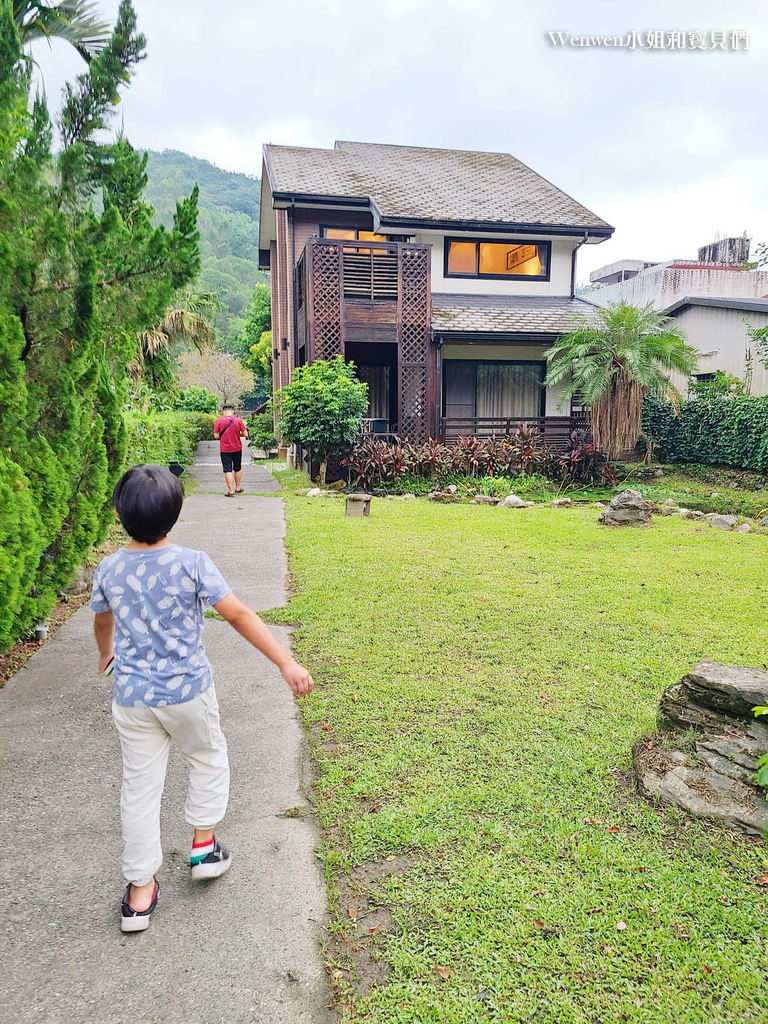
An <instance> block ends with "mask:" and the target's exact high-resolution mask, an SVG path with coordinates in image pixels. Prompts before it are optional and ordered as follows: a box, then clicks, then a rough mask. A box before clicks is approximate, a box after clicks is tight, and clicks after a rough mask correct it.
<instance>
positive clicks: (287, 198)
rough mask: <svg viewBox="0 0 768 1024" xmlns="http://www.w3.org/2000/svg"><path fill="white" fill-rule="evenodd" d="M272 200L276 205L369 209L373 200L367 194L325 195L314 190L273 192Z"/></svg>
mask: <svg viewBox="0 0 768 1024" xmlns="http://www.w3.org/2000/svg"><path fill="white" fill-rule="evenodd" d="M272 201H273V203H274V204H275V205H277V204H278V203H285V204H286V205H287V206H290V205H304V204H306V205H307V206H321V205H322V206H328V205H332V206H349V207H353V208H359V209H364V210H369V209H370V208H371V201H370V199H368V197H367V196H324V195H318V194H316V193H312V192H273V193H272Z"/></svg>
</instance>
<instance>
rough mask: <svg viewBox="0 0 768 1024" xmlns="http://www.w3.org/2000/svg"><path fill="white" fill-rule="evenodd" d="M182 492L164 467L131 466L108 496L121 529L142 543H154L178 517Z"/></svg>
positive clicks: (177, 481)
mask: <svg viewBox="0 0 768 1024" xmlns="http://www.w3.org/2000/svg"><path fill="white" fill-rule="evenodd" d="M183 501H184V491H183V490H182V487H181V483H180V482H179V479H178V477H175V476H174V475H173V473H171V471H170V470H169V469H166V468H165V467H164V466H151V465H146V466H134V467H133V468H132V469H129V470H128V471H127V472H126V473H123V475H122V476H121V477H120V479H119V480H118V481H117V484H116V486H115V490H114V492H113V494H112V504H113V505H114V506H115V510H116V511H117V514H118V516H119V517H120V522H121V523H122V524H123V529H124V530H125V532H126V533H127V534H128V535H129V536H130V537H133V539H134V540H137V541H139V542H140V543H142V544H156V543H157V542H158V541H159V540H162V538H163V537H165V535H166V534H167V533H168V532H169V531H170V529H171V527H172V526H173V524H174V523H175V522H176V520H177V519H178V518H179V513H180V512H181V506H182V503H183Z"/></svg>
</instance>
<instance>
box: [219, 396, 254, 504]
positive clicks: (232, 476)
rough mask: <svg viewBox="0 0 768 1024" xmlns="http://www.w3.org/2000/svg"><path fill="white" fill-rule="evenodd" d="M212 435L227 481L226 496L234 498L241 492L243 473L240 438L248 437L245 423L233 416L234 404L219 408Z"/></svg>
mask: <svg viewBox="0 0 768 1024" xmlns="http://www.w3.org/2000/svg"><path fill="white" fill-rule="evenodd" d="M213 436H214V437H215V438H216V440H217V441H218V442H219V451H220V454H221V465H222V466H223V468H224V479H225V480H226V481H227V495H226V496H227V497H228V498H234V496H235V495H236V494H242V493H243V488H242V487H241V486H240V481H241V479H242V475H243V471H242V464H243V442H242V438H244V437H246V438H247V437H248V430H247V428H246V426H245V424H244V423H243V421H242V420H241V419H240V417H239V416H235V409H234V406H232V405H225V406H224V408H223V409H222V410H221V416H220V417H219V419H217V420H216V422H215V423H214V425H213Z"/></svg>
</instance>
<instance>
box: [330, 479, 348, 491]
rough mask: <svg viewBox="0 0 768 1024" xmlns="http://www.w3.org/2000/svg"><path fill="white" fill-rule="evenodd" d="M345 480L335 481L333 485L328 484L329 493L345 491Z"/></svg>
mask: <svg viewBox="0 0 768 1024" xmlns="http://www.w3.org/2000/svg"><path fill="white" fill-rule="evenodd" d="M345 486H346V485H345V483H344V481H343V480H334V481H333V483H332V484H328V490H329V491H343V490H344V487H345Z"/></svg>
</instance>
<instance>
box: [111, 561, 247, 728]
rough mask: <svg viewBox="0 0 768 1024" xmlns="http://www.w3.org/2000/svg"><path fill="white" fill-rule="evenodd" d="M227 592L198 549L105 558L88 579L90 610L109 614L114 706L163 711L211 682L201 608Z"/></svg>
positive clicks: (226, 588) (214, 568) (209, 563)
mask: <svg viewBox="0 0 768 1024" xmlns="http://www.w3.org/2000/svg"><path fill="white" fill-rule="evenodd" d="M231 592H232V588H231V587H229V586H227V584H226V583H225V582H224V579H223V577H222V575H221V573H220V572H219V570H218V569H217V568H216V566H215V565H214V564H213V562H212V561H211V559H210V558H209V557H208V555H206V553H205V552H204V551H194V550H193V549H192V548H182V547H179V546H178V544H169V545H167V546H165V547H159V548H148V549H146V550H143V551H138V550H137V551H130V550H128V549H126V548H123V549H121V550H120V551H116V552H115V553H114V554H113V555H108V556H107V557H106V558H105V559H104V560H103V561H102V562H101V563H100V564H99V566H98V568H97V569H96V573H95V575H94V577H93V590H92V592H91V609H92V610H93V611H95V612H108V611H111V612H112V613H113V615H114V616H115V671H114V674H113V679H114V700H115V703H116V704H121V705H123V707H138V708H140V707H165V706H167V705H169V704H181V703H183V702H184V701H187V700H192V698H193V697H197V696H198V695H199V694H201V693H204V692H205V690H207V689H208V688H209V687H210V686H211V685H212V684H213V677H212V675H211V666H210V663H209V661H208V659H207V658H206V656H205V648H204V647H203V643H202V633H203V623H204V621H205V605H206V604H208V605H214V604H216V603H217V602H218V601H221V600H222V599H223V598H225V597H226V596H227V594H230V593H231Z"/></svg>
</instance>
